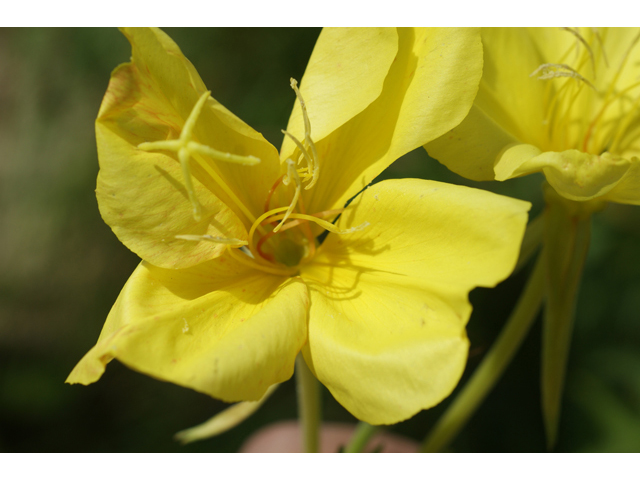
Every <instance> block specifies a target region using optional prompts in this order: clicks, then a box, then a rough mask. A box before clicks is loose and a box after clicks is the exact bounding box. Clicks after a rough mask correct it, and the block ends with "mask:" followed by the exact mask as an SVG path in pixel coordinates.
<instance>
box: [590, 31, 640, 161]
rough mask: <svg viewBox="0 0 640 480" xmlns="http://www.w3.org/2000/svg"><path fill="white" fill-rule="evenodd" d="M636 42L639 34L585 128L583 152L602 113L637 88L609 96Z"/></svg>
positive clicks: (632, 42)
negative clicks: (626, 93)
mask: <svg viewBox="0 0 640 480" xmlns="http://www.w3.org/2000/svg"><path fill="white" fill-rule="evenodd" d="M638 40H640V33H639V34H638V35H636V36H635V38H634V39H633V40H632V41H631V45H629V48H628V49H627V51H626V52H625V53H624V55H623V57H622V60H621V61H620V67H618V70H617V71H616V74H615V75H614V77H613V79H612V81H611V83H610V84H609V88H608V90H607V92H606V94H605V96H604V98H603V100H602V108H601V109H600V111H599V112H598V114H597V115H596V116H595V118H594V120H593V121H592V122H591V124H590V125H589V127H588V128H587V133H586V134H585V138H584V141H583V146H582V148H583V151H585V152H586V151H587V150H586V148H587V145H588V143H589V139H590V137H591V134H592V132H593V129H594V127H595V125H596V124H597V123H598V121H599V120H600V118H602V116H603V114H604V112H605V111H606V110H607V108H609V106H610V105H611V104H612V103H613V102H614V101H615V100H616V99H617V98H619V97H621V96H622V95H623V94H624V93H625V92H627V91H628V90H631V89H632V88H635V87H636V86H637V84H633V85H631V86H630V87H627V88H626V89H624V90H623V91H622V92H620V93H618V94H615V95H613V98H611V95H612V94H613V92H614V90H615V87H616V84H617V83H618V79H619V78H620V74H621V73H622V71H623V70H624V68H625V66H626V63H627V60H628V59H629V55H630V54H631V51H632V50H633V48H634V47H635V46H636V44H637V43H638Z"/></svg>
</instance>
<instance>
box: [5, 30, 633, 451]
mask: <svg viewBox="0 0 640 480" xmlns="http://www.w3.org/2000/svg"><path fill="white" fill-rule="evenodd" d="M166 31H167V33H169V35H170V36H171V37H172V38H173V39H174V40H175V41H176V42H177V43H178V45H180V47H181V49H182V50H183V52H184V53H185V55H186V56H187V57H188V58H189V59H190V60H191V61H192V62H193V64H194V65H195V66H196V68H197V70H198V71H199V72H200V74H201V76H202V78H203V80H204V81H205V84H206V85H207V86H208V87H209V88H210V89H211V90H212V94H213V96H214V97H215V98H216V99H217V100H218V101H220V102H221V103H222V104H224V105H225V106H226V107H227V108H229V109H230V110H231V111H233V112H234V113H235V114H236V115H238V116H239V117H240V118H242V119H243V120H245V121H246V122H247V123H249V124H250V125H251V126H253V127H254V128H255V129H256V130H258V131H260V132H262V133H263V134H264V136H265V137H266V138H267V139H268V140H270V141H271V142H272V143H274V144H275V145H276V146H279V144H280V142H281V136H282V135H281V133H280V129H281V128H284V127H285V126H286V123H287V120H288V116H289V113H290V109H291V107H292V105H293V100H294V95H293V93H292V91H291V89H290V87H289V78H290V77H295V78H297V79H300V78H301V77H302V74H303V72H304V68H305V65H306V62H307V60H308V58H309V55H310V53H311V51H312V49H313V45H314V43H315V40H316V38H317V36H318V33H319V29H291V28H288V29H272V28H269V29H225V28H223V29H167V30H166ZM129 56H130V48H129V45H128V43H127V41H126V40H125V38H124V36H122V35H121V34H120V33H119V32H118V31H117V30H115V29H113V30H112V29H0V451H9V452H46V451H51V452H76V451H81V452H84V451H89V452H102V451H116V452H129V451H161V452H164V451H183V452H191V451H221V452H232V451H237V450H238V448H239V447H240V445H241V444H242V442H243V440H244V439H245V438H246V437H247V436H248V435H250V433H251V432H253V431H255V430H256V429H258V428H260V427H261V426H264V425H267V424H269V423H271V422H274V421H277V420H280V419H292V418H295V417H296V401H295V385H294V384H293V381H289V382H287V383H285V384H284V385H283V386H282V387H281V388H280V389H279V390H278V391H277V392H276V393H275V394H274V396H273V397H272V398H271V399H269V400H268V401H267V403H266V404H265V405H264V406H263V407H262V409H260V410H259V411H258V412H257V413H256V414H255V415H254V416H253V417H251V419H250V420H248V421H247V422H245V423H244V424H242V425H240V426H239V427H237V428H236V429H234V430H232V431H231V432H228V433H226V434H224V435H222V436H220V437H217V438H213V439H210V440H206V441H203V442H199V443H195V444H191V445H187V446H181V445H179V444H178V443H176V442H174V441H173V439H172V436H173V434H174V433H175V432H177V431H178V430H182V429H184V428H187V427H190V426H193V425H196V424H198V423H201V422H202V421H204V420H206V419H208V418H209V417H210V416H212V415H213V414H215V413H216V412H218V411H220V410H221V409H222V408H224V407H225V404H223V403H222V402H219V401H217V400H213V399H211V398H209V397H207V396H205V395H202V394H199V393H196V392H193V391H190V390H187V389H184V388H181V387H178V386H175V385H172V384H169V383H163V382H160V381H156V380H153V379H151V378H149V377H146V376H144V375H140V374H138V373H136V372H133V371H131V370H128V369H127V368H125V367H123V366H122V365H120V364H119V363H118V362H117V361H114V362H112V363H111V364H110V365H109V367H108V369H107V372H106V374H105V375H104V376H103V378H102V379H101V380H100V381H99V382H98V383H96V384H94V385H91V386H88V387H83V386H78V385H74V386H69V385H65V384H64V383H63V382H64V380H65V378H66V376H67V375H68V373H69V372H70V371H71V369H72V368H73V366H74V365H75V363H76V362H77V361H78V360H79V359H80V358H81V357H82V356H83V355H84V353H86V351H87V350H89V349H90V348H91V347H92V346H93V345H94V343H95V341H96V339H97V337H98V334H99V332H100V329H101V327H102V324H103V322H104V319H105V318H106V316H107V313H108V311H109V309H110V307H111V305H112V304H113V302H114V300H115V299H116V296H117V295H118V293H119V291H120V288H121V287H122V286H123V285H124V283H125V281H126V280H127V278H128V276H129V275H130V273H131V272H132V271H133V269H134V268H135V266H136V265H137V263H138V261H139V260H138V258H137V257H136V256H135V255H134V254H133V253H131V252H130V251H129V250H127V248H126V247H124V246H123V245H122V244H120V242H119V241H118V240H117V238H116V237H115V235H113V233H112V232H111V230H110V229H109V227H108V226H107V225H105V224H104V223H103V221H102V219H101V218H100V214H99V212H98V207H97V203H96V200H95V195H94V189H95V181H96V176H97V173H98V160H97V155H96V149H95V138H94V130H93V122H94V119H95V117H96V114H97V112H98V108H99V106H100V102H101V99H102V95H103V94H104V92H105V90H106V88H107V84H108V81H109V74H110V72H111V70H112V69H114V68H115V67H116V66H117V65H118V64H119V63H122V62H125V61H127V60H128V58H129ZM384 176H385V178H403V177H419V178H427V179H436V180H442V181H447V182H451V183H458V184H465V185H470V184H472V182H469V181H467V180H465V179H463V178H461V177H458V176H456V175H454V174H452V173H450V172H449V171H448V170H446V169H445V168H444V167H442V166H441V165H440V164H438V163H437V162H436V161H434V160H432V159H430V158H429V157H428V156H427V154H426V152H425V151H424V150H419V151H416V152H412V153H410V154H409V155H407V156H405V157H404V158H402V159H400V160H399V161H398V162H396V163H395V164H394V165H393V166H392V167H390V168H389V170H388V171H387V172H385V174H384ZM541 181H542V178H541V177H539V176H530V177H526V178H524V179H517V180H512V181H509V182H505V183H497V182H494V183H487V184H482V185H477V184H476V186H481V187H482V188H487V189H490V190H493V191H496V192H499V193H503V194H507V195H512V196H515V197H518V198H523V199H527V200H530V201H532V202H534V207H533V214H536V213H539V212H540V210H541V208H542V205H541V195H540V188H539V186H540V183H541ZM639 247H640V208H637V207H635V208H634V207H629V206H621V205H612V206H610V207H609V208H608V209H607V210H605V211H604V212H603V213H601V214H599V215H597V216H596V218H595V219H594V231H593V241H592V245H591V250H590V253H589V258H588V263H587V267H586V273H585V277H584V281H583V284H582V289H581V292H580V297H579V305H578V310H577V320H576V330H575V336H574V341H573V345H572V350H571V357H570V364H569V372H568V383H567V393H566V396H565V400H564V405H563V415H562V421H561V425H560V434H559V444H558V446H557V450H559V451H640V318H639V312H640V248H639ZM527 274H528V269H524V270H523V271H522V272H520V273H519V274H517V275H516V276H515V277H514V278H511V279H509V280H507V281H506V282H504V283H503V284H501V285H500V286H498V287H497V288H496V289H494V290H486V289H477V290H475V291H473V292H472V294H471V300H472V302H473V304H474V313H473V315H472V317H471V321H470V324H469V336H470V339H471V343H472V346H471V355H470V359H469V365H468V368H467V372H466V373H465V377H464V378H465V379H466V378H467V377H468V374H469V372H471V371H473V368H475V366H476V365H477V364H478V363H479V362H480V360H481V359H482V356H483V353H484V352H486V351H487V349H488V348H489V347H490V345H491V343H492V341H493V340H494V339H495V337H496V335H497V333H498V332H499V331H500V328H501V326H502V325H503V324H504V322H505V320H506V318H507V315H508V314H509V312H510V310H511V308H512V306H513V305H514V303H515V301H516V299H517V297H518V294H519V292H520V289H521V288H522V285H523V283H524V281H525V280H526V277H527ZM540 331H541V329H540V322H539V321H538V322H537V323H536V325H535V326H534V328H533V329H532V331H531V333H530V335H529V337H528V338H527V341H526V342H525V344H524V346H523V348H522V349H521V350H520V352H519V354H518V355H517V357H516V359H515V361H514V363H513V364H512V365H511V366H510V367H509V369H508V370H507V372H506V374H505V376H504V378H503V379H502V381H501V382H500V383H499V384H498V386H497V387H496V389H495V390H494V391H493V393H492V394H491V395H490V396H489V398H488V399H487V401H486V402H485V403H484V404H483V406H482V407H481V408H480V410H479V411H478V412H477V414H476V415H475V416H474V417H473V419H472V420H471V421H470V422H469V424H468V425H467V427H466V428H465V430H464V431H463V432H462V433H461V435H460V436H459V437H458V439H457V440H456V441H455V442H454V443H453V445H452V446H451V450H453V451H479V452H484V451H507V452H509V451H543V450H544V449H545V444H544V435H543V430H542V419H541V414H540V406H539V396H540V392H539V375H540V368H539V361H540V357H539V352H540ZM463 381H464V379H463ZM323 400H324V413H325V418H326V419H328V420H333V421H346V422H355V419H354V418H353V417H351V415H350V414H349V413H347V412H346V411H345V410H344V409H343V408H342V407H341V406H340V405H338V404H337V403H336V402H335V401H334V400H333V399H332V397H331V395H330V394H329V393H328V392H327V391H326V390H325V391H324V397H323ZM447 404H448V401H445V402H443V404H441V405H439V406H438V407H436V408H434V409H432V410H430V411H425V412H422V413H420V414H418V415H417V416H416V417H414V418H413V419H411V420H408V421H406V422H404V423H402V424H399V425H395V426H393V427H390V429H391V430H393V431H395V432H398V433H402V434H404V435H407V436H410V437H413V438H415V439H421V438H423V437H424V435H425V433H426V432H427V431H428V430H429V428H430V427H431V426H432V425H433V423H434V422H435V420H436V419H437V418H438V416H439V415H440V413H441V412H442V411H443V409H444V408H446V405H447Z"/></svg>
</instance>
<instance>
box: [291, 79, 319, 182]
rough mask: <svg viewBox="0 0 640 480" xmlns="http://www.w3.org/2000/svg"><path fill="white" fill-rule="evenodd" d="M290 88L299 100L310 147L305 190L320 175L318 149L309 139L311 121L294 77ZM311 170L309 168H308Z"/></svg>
mask: <svg viewBox="0 0 640 480" xmlns="http://www.w3.org/2000/svg"><path fill="white" fill-rule="evenodd" d="M291 88H293V91H294V92H295V93H296V97H297V98H298V101H299V102H300V108H301V110H302V118H303V120H304V142H305V144H306V145H307V146H308V147H309V148H310V149H311V157H312V158H313V172H312V174H313V176H312V177H311V181H310V182H309V184H308V185H307V186H306V187H305V190H309V189H310V188H311V187H313V186H314V185H315V184H316V182H317V181H318V176H319V175H320V162H319V161H318V151H317V150H316V144H315V143H313V140H311V122H310V121H309V115H308V114H307V105H306V104H305V103H304V99H303V98H302V95H301V94H300V90H298V82H297V80H296V79H295V78H292V79H291ZM300 150H301V152H304V151H306V150H305V149H304V148H302V149H300ZM309 171H311V168H310V169H309Z"/></svg>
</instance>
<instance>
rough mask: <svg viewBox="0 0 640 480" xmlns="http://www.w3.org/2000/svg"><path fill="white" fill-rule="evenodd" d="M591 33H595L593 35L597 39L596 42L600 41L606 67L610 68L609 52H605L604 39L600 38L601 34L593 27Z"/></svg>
mask: <svg viewBox="0 0 640 480" xmlns="http://www.w3.org/2000/svg"><path fill="white" fill-rule="evenodd" d="M591 31H592V32H593V35H594V36H595V37H596V40H598V43H599V44H600V51H601V52H602V59H603V60H604V66H605V67H607V68H609V59H608V58H607V52H605V50H604V44H603V43H602V37H601V36H600V32H599V31H598V29H597V28H594V27H591Z"/></svg>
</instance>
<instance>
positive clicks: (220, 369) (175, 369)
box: [67, 255, 309, 402]
mask: <svg viewBox="0 0 640 480" xmlns="http://www.w3.org/2000/svg"><path fill="white" fill-rule="evenodd" d="M308 302H309V300H308V293H307V287H306V286H305V285H304V283H303V282H302V281H301V280H300V279H299V278H289V279H286V280H283V277H276V276H271V275H266V274H263V273H261V272H257V271H256V270H253V269H249V268H247V267H244V266H242V265H240V264H238V263H237V262H235V261H234V260H233V259H231V258H230V257H229V256H228V255H224V256H222V257H219V258H217V259H215V260H212V261H210V262H207V263H204V264H200V265H198V266H196V267H192V268H189V269H183V270H168V269H166V270H165V269H161V268H157V267H153V266H151V265H149V264H147V263H145V262H143V263H142V264H141V265H140V266H139V267H138V268H137V269H136V271H135V272H134V273H133V275H132V276H131V278H130V279H129V281H128V282H127V284H126V285H125V287H124V289H123V290H122V292H121V293H120V296H119V297H118V300H117V301H116V303H115V305H114V306H113V308H112V310H111V313H110V314H109V317H108V318H107V322H106V323H105V326H104V328H103V330H102V333H101V334H100V338H99V339H98V343H97V345H96V346H95V347H93V348H92V349H91V350H90V351H89V352H88V353H87V354H86V355H85V356H84V358H83V359H82V360H81V361H80V362H79V363H78V365H76V367H75V368H74V370H73V371H72V372H71V374H70V375H69V378H68V379H67V382H68V383H82V384H85V385H86V384H89V383H93V382H95V381H97V380H98V379H99V378H100V376H102V374H103V372H104V369H105V366H106V364H107V363H108V362H109V361H111V360H112V359H113V358H117V359H118V360H120V361H121V362H122V363H124V364H125V365H127V366H129V367H130V368H133V369H134V370H138V371H140V372H142V373H145V374H147V375H150V376H152V377H155V378H158V379H160V380H165V381H169V382H173V383H176V384H178V385H181V386H184V387H188V388H192V389H194V390H197V391H199V392H203V393H206V394H208V395H211V396H213V397H215V398H219V399H221V400H224V401H228V402H236V401H245V400H258V399H260V398H261V397H262V396H263V395H264V393H265V392H266V390H267V388H269V387H270V386H271V385H273V384H275V383H280V382H283V381H285V380H287V379H288V378H290V377H291V375H292V374H293V366H294V362H295V358H296V355H297V353H298V352H299V351H300V348H301V347H302V345H303V343H304V342H305V340H306V334H307V326H306V321H307V311H308Z"/></svg>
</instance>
